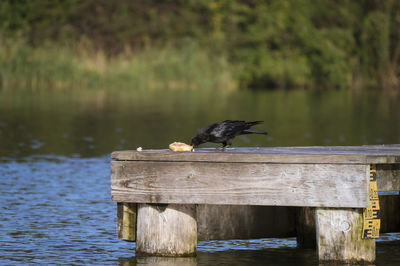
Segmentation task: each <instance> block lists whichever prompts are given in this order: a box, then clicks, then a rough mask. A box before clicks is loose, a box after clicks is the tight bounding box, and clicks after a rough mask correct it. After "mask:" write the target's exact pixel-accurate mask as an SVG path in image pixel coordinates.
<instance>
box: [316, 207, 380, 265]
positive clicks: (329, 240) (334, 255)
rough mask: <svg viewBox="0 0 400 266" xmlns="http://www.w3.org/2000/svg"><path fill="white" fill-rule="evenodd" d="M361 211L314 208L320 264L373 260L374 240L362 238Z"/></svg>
mask: <svg viewBox="0 0 400 266" xmlns="http://www.w3.org/2000/svg"><path fill="white" fill-rule="evenodd" d="M362 227H363V222H362V209H332V208H331V209H329V208H317V210H316V229H317V253H318V258H319V260H320V261H332V262H333V261H334V262H344V263H360V262H373V261H375V239H362V238H361V236H362Z"/></svg>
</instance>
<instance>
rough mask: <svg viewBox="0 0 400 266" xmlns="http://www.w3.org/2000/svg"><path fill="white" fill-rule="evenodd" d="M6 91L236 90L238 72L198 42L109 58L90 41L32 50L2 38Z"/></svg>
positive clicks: (0, 72)
mask: <svg viewBox="0 0 400 266" xmlns="http://www.w3.org/2000/svg"><path fill="white" fill-rule="evenodd" d="M0 86H1V87H2V88H3V89H12V88H17V87H20V88H32V89H37V88H52V89H55V88H74V87H75V88H79V87H85V88H92V87H93V88H94V87H102V88H105V87H110V88H113V89H115V88H122V87H123V88H132V89H135V90H149V89H173V90H187V89H189V90H198V89H201V90H207V89H208V90H214V89H223V90H233V89H235V88H236V87H237V85H236V82H235V80H234V77H233V69H232V68H231V67H230V65H229V64H228V62H227V60H226V58H225V57H224V56H223V55H215V54H214V55H212V54H211V53H209V52H208V51H207V50H205V49H203V48H202V47H200V46H199V45H198V44H196V43H195V42H187V43H186V44H183V45H180V46H179V47H177V46H172V45H165V46H163V47H147V48H143V49H140V50H136V51H135V52H133V51H131V50H129V49H125V50H124V51H123V52H121V53H119V54H118V55H115V56H112V57H111V56H107V55H106V53H105V52H103V51H102V50H100V49H93V48H92V46H91V45H90V44H88V43H85V42H79V43H77V44H75V45H73V46H63V47H60V45H56V44H54V43H52V42H49V43H45V44H42V45H40V46H36V47H34V46H32V45H28V44H27V43H26V42H25V40H23V39H21V38H13V39H11V38H0Z"/></svg>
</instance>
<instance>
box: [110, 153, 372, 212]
mask: <svg viewBox="0 0 400 266" xmlns="http://www.w3.org/2000/svg"><path fill="white" fill-rule="evenodd" d="M368 167H369V166H367V165H345V164H344V165H330V164H317V165H315V164H254V163H253V164H251V163H246V164H243V163H237V164H232V163H205V162H196V163H191V162H151V161H149V162H147V161H145V162H141V161H127V162H123V161H113V162H111V196H112V199H113V201H117V202H138V203H146V202H147V203H181V204H233V205H271V206H308V207H317V206H319V207H359V208H363V207H366V206H367V204H368V176H367V170H369V169H368Z"/></svg>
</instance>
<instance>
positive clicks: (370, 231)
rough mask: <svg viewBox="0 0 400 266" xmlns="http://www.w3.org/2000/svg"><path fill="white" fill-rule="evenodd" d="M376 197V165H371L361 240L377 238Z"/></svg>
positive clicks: (377, 207) (377, 208) (377, 203)
mask: <svg viewBox="0 0 400 266" xmlns="http://www.w3.org/2000/svg"><path fill="white" fill-rule="evenodd" d="M379 212H380V208H379V197H378V186H377V184H376V165H375V164H371V166H370V172H369V206H368V208H366V209H364V211H363V234H362V237H363V238H378V237H379V229H380V228H381V219H380V215H379Z"/></svg>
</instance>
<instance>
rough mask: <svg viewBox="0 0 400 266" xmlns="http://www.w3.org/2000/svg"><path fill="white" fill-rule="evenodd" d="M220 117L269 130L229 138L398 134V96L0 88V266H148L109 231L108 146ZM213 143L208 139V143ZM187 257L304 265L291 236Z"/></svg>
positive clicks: (344, 141) (324, 140)
mask: <svg viewBox="0 0 400 266" xmlns="http://www.w3.org/2000/svg"><path fill="white" fill-rule="evenodd" d="M224 119H245V120H264V121H265V123H264V124H263V125H259V126H258V128H260V129H262V130H266V131H268V132H269V135H267V136H245V137H239V138H237V139H235V141H234V145H235V146H302V145H363V144H382V143H385V144H389V143H400V104H398V101H397V100H396V98H393V97H389V96H385V95H383V94H381V93H379V92H377V91H369V92H366V93H363V94H354V93H350V92H344V91H331V92H328V93H320V92H306V91H273V92H255V93H251V92H238V93H229V94H223V93H218V94H213V95H204V94H200V93H197V92H162V93H161V92H152V93H138V92H136V93H133V92H130V91H118V90H117V91H113V92H108V91H96V90H85V91H77V90H71V91H53V92H48V91H45V92H44V91H38V92H23V93H21V92H17V91H12V90H9V91H0V208H1V220H0V264H1V265H18V264H20V265H26V264H40V265H42V264H60V265H61V264H69V265H70V264H77V265H82V264H95V265H119V264H122V265H136V264H138V265H142V264H154V263H156V262H154V261H153V262H151V261H150V262H149V261H146V260H144V259H140V258H137V257H135V251H134V249H135V245H134V243H129V242H124V241H118V240H117V239H116V204H115V203H113V202H111V198H110V168H109V164H110V158H109V154H110V153H111V151H113V150H120V149H136V148H137V147H138V146H142V147H143V148H144V149H146V148H167V147H168V144H169V143H171V142H173V141H176V140H178V141H184V142H189V141H190V139H191V137H192V136H193V135H194V134H195V133H196V130H197V129H198V128H200V127H202V126H205V125H207V124H208V123H211V122H215V121H218V120H224ZM210 146H213V145H210ZM396 239H397V240H399V239H400V236H399V235H398V234H396V233H394V234H387V235H385V236H383V237H382V238H381V239H380V241H379V242H378V249H377V264H378V265H393V264H396V263H397V264H398V263H400V258H399V257H398V255H396V254H399V252H400V243H399V242H400V241H394V240H396ZM198 251H199V252H198V256H197V258H196V259H190V260H186V261H174V259H166V260H165V261H161V262H157V263H161V264H160V265H166V264H167V263H172V264H176V263H178V264H182V265H294V264H296V265H310V264H315V263H316V254H315V251H314V250H301V249H297V248H296V241H295V239H294V238H290V239H261V240H230V241H208V242H199V247H198Z"/></svg>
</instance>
